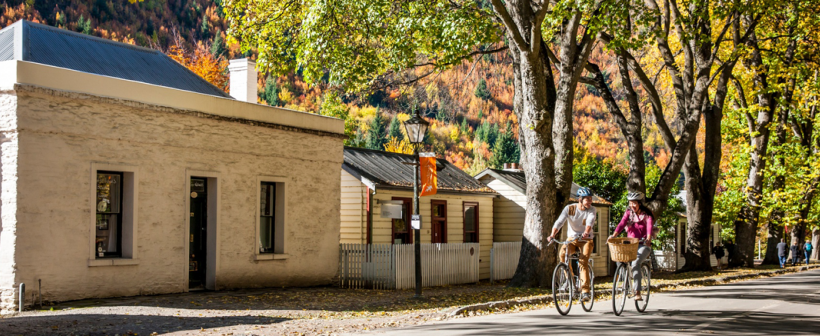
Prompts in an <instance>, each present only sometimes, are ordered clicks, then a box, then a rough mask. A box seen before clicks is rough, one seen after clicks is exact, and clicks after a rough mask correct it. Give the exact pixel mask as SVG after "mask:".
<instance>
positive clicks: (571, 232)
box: [552, 203, 595, 237]
mask: <svg viewBox="0 0 820 336" xmlns="http://www.w3.org/2000/svg"><path fill="white" fill-rule="evenodd" d="M573 206H574V207H575V215H570V214H569V208H570V207H573ZM565 222H569V226H568V227H567V237H580V236H581V235H582V234H584V230H585V229H586V227H587V226H592V225H593V224H594V223H595V207H594V206H590V207H589V208H588V209H586V210H581V205H580V204H578V203H575V204H570V205H567V206H566V207H564V210H563V211H561V216H558V220H556V221H555V225H553V226H552V228H553V229H558V230H560V229H561V228H562V227H564V223H565Z"/></svg>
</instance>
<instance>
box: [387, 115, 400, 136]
mask: <svg viewBox="0 0 820 336" xmlns="http://www.w3.org/2000/svg"><path fill="white" fill-rule="evenodd" d="M387 134H389V135H390V136H391V137H394V138H396V139H397V140H398V141H401V140H402V139H403V138H404V134H402V133H401V122H400V121H399V118H396V117H393V120H390V126H389V127H388V131H387Z"/></svg>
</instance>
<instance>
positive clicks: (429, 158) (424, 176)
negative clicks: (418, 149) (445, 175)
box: [419, 153, 438, 196]
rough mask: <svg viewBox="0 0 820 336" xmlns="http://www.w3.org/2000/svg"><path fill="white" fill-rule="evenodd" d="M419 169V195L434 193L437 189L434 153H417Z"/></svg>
mask: <svg viewBox="0 0 820 336" xmlns="http://www.w3.org/2000/svg"><path fill="white" fill-rule="evenodd" d="M419 169H420V170H421V192H420V193H419V196H431V195H435V194H436V192H437V191H438V181H437V179H436V154H435V153H419Z"/></svg>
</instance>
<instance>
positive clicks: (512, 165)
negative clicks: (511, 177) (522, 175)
mask: <svg viewBox="0 0 820 336" xmlns="http://www.w3.org/2000/svg"><path fill="white" fill-rule="evenodd" d="M503 167H504V168H503V169H504V170H506V171H513V172H517V171H521V168H520V167H519V166H518V163H505V164H504V165H503Z"/></svg>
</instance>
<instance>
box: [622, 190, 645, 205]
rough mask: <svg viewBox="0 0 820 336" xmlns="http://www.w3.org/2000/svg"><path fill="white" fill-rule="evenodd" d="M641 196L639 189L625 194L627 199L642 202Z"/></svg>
mask: <svg viewBox="0 0 820 336" xmlns="http://www.w3.org/2000/svg"><path fill="white" fill-rule="evenodd" d="M643 198H644V196H643V193H642V192H640V191H630V192H629V193H628V194H626V200H627V201H638V202H643Z"/></svg>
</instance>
